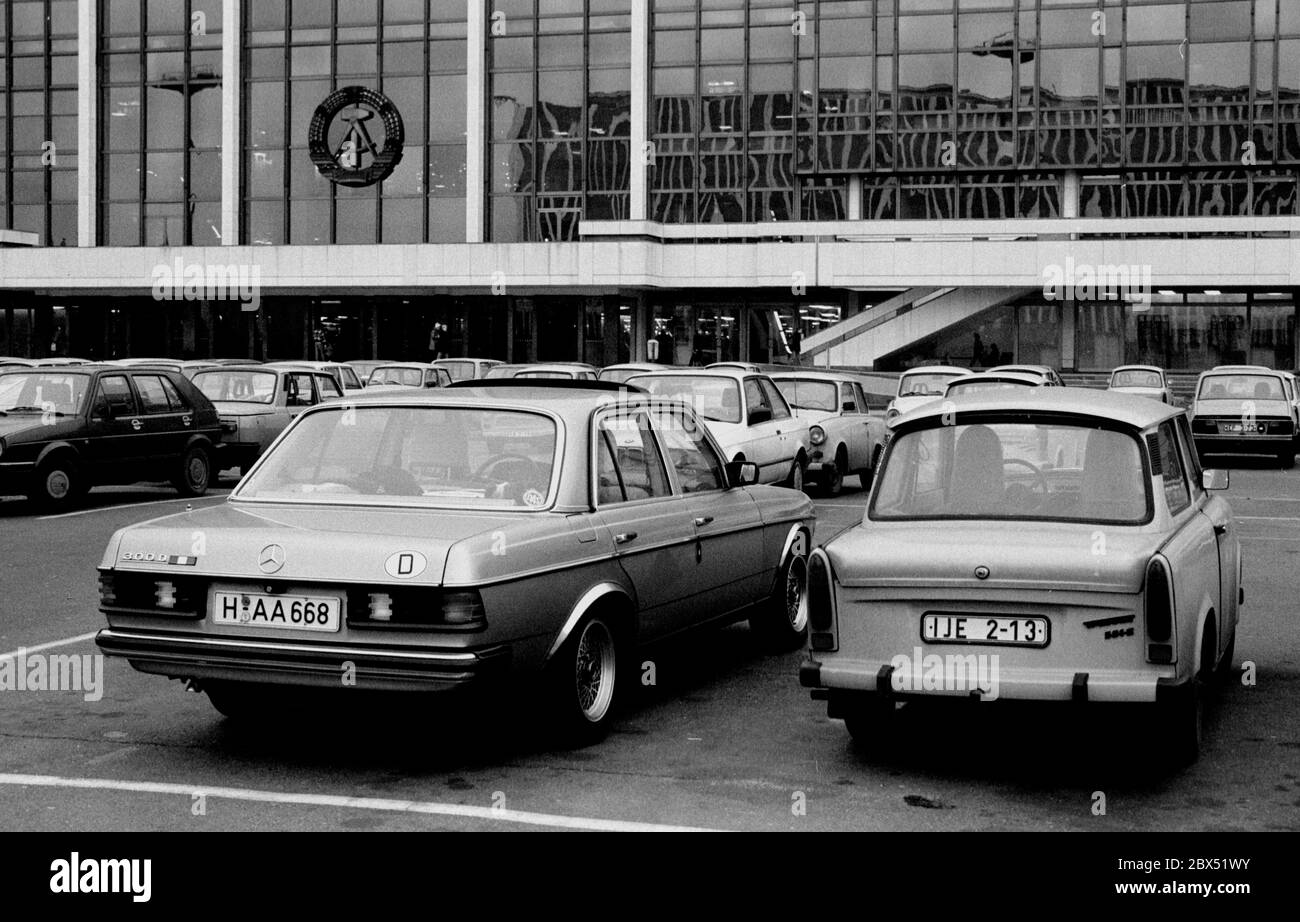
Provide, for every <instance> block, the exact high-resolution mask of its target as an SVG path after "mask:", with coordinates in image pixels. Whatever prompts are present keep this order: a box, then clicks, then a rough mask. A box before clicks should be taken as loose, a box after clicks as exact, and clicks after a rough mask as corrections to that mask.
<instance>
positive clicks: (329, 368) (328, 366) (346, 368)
mask: <svg viewBox="0 0 1300 922" xmlns="http://www.w3.org/2000/svg"><path fill="white" fill-rule="evenodd" d="M285 366H292V367H296V368H310V369H312V370H313V371H323V372H325V374H327V375H332V376H333V377H334V380H335V382H337V383H338V386H339V387H340V388H342V389H343V393H344V394H345V395H347V394H359V393H361V391H363V390H365V387H366V386H365V385H364V384H362V383H361V377H360V375H358V374H357V370H356V369H355V368H353V367H352V366H351V365H348V364H346V363H344V362H295V361H288V362H268V363H267V365H266V367H267V368H283V367H285Z"/></svg>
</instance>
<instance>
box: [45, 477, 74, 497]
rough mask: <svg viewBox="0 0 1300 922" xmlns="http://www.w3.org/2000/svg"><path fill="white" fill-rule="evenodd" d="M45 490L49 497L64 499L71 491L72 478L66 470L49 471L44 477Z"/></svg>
mask: <svg viewBox="0 0 1300 922" xmlns="http://www.w3.org/2000/svg"><path fill="white" fill-rule="evenodd" d="M45 492H46V493H47V494H49V496H50V498H51V499H66V498H67V496H68V494H69V493H71V492H72V478H70V477H69V476H68V472H67V471H58V470H56V471H50V473H49V474H48V475H46V477H45Z"/></svg>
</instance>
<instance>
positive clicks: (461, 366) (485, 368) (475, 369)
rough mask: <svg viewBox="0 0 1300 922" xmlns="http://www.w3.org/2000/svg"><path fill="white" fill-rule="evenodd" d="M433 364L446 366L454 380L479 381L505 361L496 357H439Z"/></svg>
mask: <svg viewBox="0 0 1300 922" xmlns="http://www.w3.org/2000/svg"><path fill="white" fill-rule="evenodd" d="M433 364H434V365H436V366H437V367H439V368H445V369H446V370H447V374H449V375H451V380H452V381H477V380H479V379H481V378H485V377H487V373H488V372H489V371H491V370H492V369H493V368H496V367H497V366H498V365H504V364H505V363H504V362H499V361H497V360H496V359H438V360H437V361H436V362H434V363H433Z"/></svg>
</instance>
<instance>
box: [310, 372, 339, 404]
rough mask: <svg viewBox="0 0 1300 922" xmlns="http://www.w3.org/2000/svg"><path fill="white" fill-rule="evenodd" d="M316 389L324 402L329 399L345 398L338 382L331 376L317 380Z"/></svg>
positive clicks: (321, 376) (322, 376) (323, 376)
mask: <svg viewBox="0 0 1300 922" xmlns="http://www.w3.org/2000/svg"><path fill="white" fill-rule="evenodd" d="M316 387H317V389H318V390H319V391H320V396H321V399H322V400H324V399H325V398H327V397H342V396H343V391H342V390H341V389H340V388H339V384H338V382H337V381H335V380H334V378H333V377H332V376H330V375H320V376H318V377H317V378H316Z"/></svg>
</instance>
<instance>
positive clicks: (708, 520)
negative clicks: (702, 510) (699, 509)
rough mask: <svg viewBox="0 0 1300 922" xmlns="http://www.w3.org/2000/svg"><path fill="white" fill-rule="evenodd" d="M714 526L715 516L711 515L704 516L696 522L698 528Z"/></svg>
mask: <svg viewBox="0 0 1300 922" xmlns="http://www.w3.org/2000/svg"><path fill="white" fill-rule="evenodd" d="M712 524H713V516H711V515H702V516H700V517H699V518H698V519H696V520H695V527H696V528H703V527H704V526H705V525H712Z"/></svg>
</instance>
